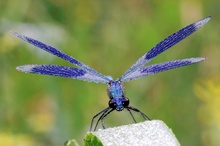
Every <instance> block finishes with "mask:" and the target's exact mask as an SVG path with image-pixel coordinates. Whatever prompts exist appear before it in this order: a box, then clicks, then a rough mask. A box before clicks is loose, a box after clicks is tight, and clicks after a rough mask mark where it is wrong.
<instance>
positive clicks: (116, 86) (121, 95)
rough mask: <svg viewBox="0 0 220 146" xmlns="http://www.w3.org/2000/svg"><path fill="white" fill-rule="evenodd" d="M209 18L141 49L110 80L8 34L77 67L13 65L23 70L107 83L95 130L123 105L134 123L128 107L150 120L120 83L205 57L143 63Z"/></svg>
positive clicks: (47, 47) (32, 41)
mask: <svg viewBox="0 0 220 146" xmlns="http://www.w3.org/2000/svg"><path fill="white" fill-rule="evenodd" d="M210 19H211V16H209V17H206V18H203V19H201V20H199V21H197V22H195V23H192V24H190V25H188V26H186V27H184V28H182V29H180V30H178V31H177V32H175V33H173V34H172V35H170V36H168V37H167V38H165V39H164V40H162V41H161V42H159V43H158V44H157V45H155V46H154V47H153V48H152V49H151V50H149V51H148V52H147V53H145V54H144V55H143V56H142V57H140V58H139V59H138V60H137V61H136V62H135V63H134V64H133V65H132V66H131V67H130V68H129V69H128V70H127V71H126V72H125V73H124V74H123V75H122V76H121V77H120V78H117V79H116V80H114V79H113V78H112V77H111V76H105V75H103V74H101V73H99V72H98V71H96V70H95V69H93V68H91V67H89V66H88V65H86V64H84V63H82V62H80V61H79V60H77V59H75V58H73V57H72V56H69V55H67V54H65V53H63V52H61V51H60V50H58V49H56V48H54V47H52V46H50V45H47V44H44V43H42V42H40V41H38V40H35V39H32V38H30V37H28V36H25V35H22V34H19V33H17V32H12V34H13V35H15V36H17V37H18V38H20V39H22V40H24V41H26V42H28V43H30V44H32V45H34V46H35V47H37V48H40V49H42V50H44V51H47V52H49V53H51V54H53V55H55V56H57V57H60V58H61V59H63V60H66V61H68V62H69V63H71V64H73V65H75V66H76V67H77V68H73V67H68V66H59V65H53V64H41V65H40V64H39V65H38V64H31V65H22V66H17V67H16V69H17V70H18V71H21V72H25V73H34V74H42V75H49V76H60V77H66V78H72V79H77V80H83V81H88V82H95V83H103V84H107V93H108V97H109V102H108V107H107V108H105V109H103V110H102V111H100V112H99V113H97V114H96V115H94V116H93V118H92V120H91V125H90V131H92V130H93V131H96V130H97V127H98V125H99V124H100V122H101V124H102V128H103V129H105V124H104V119H105V118H106V116H107V115H109V114H110V113H111V112H113V111H115V110H116V111H122V110H123V109H127V111H128V112H129V113H130V115H131V117H132V119H133V121H134V122H135V123H136V119H135V118H134V116H133V114H132V112H131V111H133V112H136V113H138V114H140V115H141V116H142V117H143V119H144V120H150V118H149V117H148V116H147V115H145V114H144V113H143V112H141V111H140V110H139V109H137V108H135V107H133V106H131V105H130V102H129V99H128V98H127V97H126V96H125V91H124V86H123V83H124V82H128V81H131V80H136V79H138V78H142V77H145V76H149V75H153V74H156V73H159V72H163V71H167V70H171V69H174V68H179V67H183V66H187V65H190V64H194V63H197V62H200V61H203V60H205V57H194V58H187V59H181V60H172V61H168V62H162V63H158V64H153V65H148V66H146V64H147V63H149V62H150V61H151V60H153V59H154V58H155V57H156V56H157V55H159V54H161V53H162V52H164V51H166V50H167V49H169V48H170V47H172V46H173V45H175V44H177V43H178V42H180V41H182V40H183V39H185V38H186V37H188V36H189V35H191V34H192V33H193V32H195V31H197V30H198V29H200V28H201V27H202V26H204V25H205V24H206V23H207V22H208V21H209V20H210ZM95 119H97V122H96V124H95V125H94V120H95Z"/></svg>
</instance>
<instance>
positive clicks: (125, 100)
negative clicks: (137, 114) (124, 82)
mask: <svg viewBox="0 0 220 146" xmlns="http://www.w3.org/2000/svg"><path fill="white" fill-rule="evenodd" d="M122 104H123V106H124V107H127V106H128V105H129V99H128V98H124V100H123V102H122Z"/></svg>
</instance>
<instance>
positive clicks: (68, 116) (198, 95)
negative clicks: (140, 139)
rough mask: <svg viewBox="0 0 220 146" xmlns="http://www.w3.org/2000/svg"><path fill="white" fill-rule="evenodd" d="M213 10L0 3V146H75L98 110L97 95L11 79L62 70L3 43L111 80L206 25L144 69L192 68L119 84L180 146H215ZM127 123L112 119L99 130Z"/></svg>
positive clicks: (150, 4) (61, 82) (217, 83)
mask: <svg viewBox="0 0 220 146" xmlns="http://www.w3.org/2000/svg"><path fill="white" fill-rule="evenodd" d="M219 14H220V1H218V0H210V1H207V0H202V1H200V0H169V1H159V0H154V1H153V0H152V1H149V0H121V1H118V0H111V1H108V0H97V1H88V0H78V1H76V0H62V1H59V0H37V1H36V0H35V1H34V0H16V1H15V0H0V145H4V146H11V145H13V146H14V145H16V146H20V145H22V146H35V145H38V146H44V145H51V146H52V145H63V144H64V142H65V141H66V140H68V139H72V138H75V139H76V140H77V141H78V142H79V143H80V144H82V143H83V137H84V135H85V134H86V132H87V131H88V130H89V126H90V120H91V118H92V117H93V115H95V114H96V113H97V112H99V111H101V110H102V109H104V108H106V107H107V103H108V100H109V99H108V97H107V93H106V85H103V84H95V83H88V82H83V81H78V80H72V79H67V78H60V77H50V76H43V75H33V74H25V73H21V72H18V71H17V70H16V69H15V67H16V66H19V65H24V64H59V65H65V66H72V65H71V64H69V63H67V62H65V61H63V60H61V59H59V58H57V57H55V56H53V55H50V54H49V53H47V52H45V51H42V50H40V49H37V48H35V47H33V46H31V45H29V44H28V43H26V42H24V41H22V40H20V39H18V38H16V37H15V36H13V35H12V34H11V33H10V31H12V30H13V31H17V32H19V33H22V34H25V35H27V36H30V37H32V38H35V39H37V40H41V41H42V42H44V43H46V44H50V45H52V46H54V47H56V48H59V49H60V50H62V51H63V52H65V53H67V54H69V55H71V56H74V57H75V58H77V59H78V60H80V61H82V62H84V63H85V64H88V65H89V66H90V67H92V68H94V69H96V70H97V71H99V72H101V73H103V74H104V75H111V76H113V78H114V79H115V78H117V77H120V76H121V75H122V74H123V73H124V72H125V71H126V70H127V69H128V68H129V67H130V66H131V65H132V64H133V63H134V62H135V61H136V60H137V59H138V58H139V57H140V56H142V55H143V54H144V53H146V52H147V51H148V50H149V49H151V48H152V47H153V46H154V45H155V44H156V43H158V42H159V41H161V40H162V39H164V38H165V37H167V36H168V35H170V34H172V33H174V32H175V31H177V30H179V29H180V28H182V27H184V26H186V25H188V24H190V23H193V22H195V21H197V20H200V19H202V18H204V17H206V16H210V15H211V16H212V19H211V20H210V22H208V23H207V24H206V25H205V26H204V27H203V28H202V29H200V30H199V31H198V32H196V33H195V34H193V35H192V36H190V37H188V38H187V39H185V40H184V41H182V42H181V43H179V44H177V45H175V46H174V47H172V48H171V49H169V50H168V51H166V52H164V53H162V54H161V55H159V56H158V57H157V58H156V59H155V60H153V61H152V63H158V62H163V61H168V60H174V59H183V58H190V57H197V56H205V57H207V59H206V60H205V61H203V62H201V63H198V64H195V65H191V66H187V67H183V68H179V69H175V70H171V71H167V72H163V73H159V74H156V75H153V76H149V77H145V78H142V79H139V80H136V81H131V82H127V83H125V89H126V95H127V97H129V98H130V101H131V105H133V106H135V107H137V108H139V109H140V110H141V111H143V112H144V113H146V114H147V115H148V116H149V117H151V118H152V119H159V120H163V121H164V122H165V123H166V124H167V125H168V126H169V127H170V128H171V129H172V130H173V132H174V133H175V135H176V137H177V139H178V140H179V142H180V143H181V144H182V145H194V146H200V145H204V146H216V145H220V41H219V40H220V15H219ZM129 123H132V120H131V117H130V115H129V114H128V113H127V112H126V111H124V112H114V113H112V114H111V115H109V116H108V117H107V118H106V125H107V126H108V127H111V126H119V125H123V124H129Z"/></svg>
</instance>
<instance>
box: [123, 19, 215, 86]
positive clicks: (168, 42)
mask: <svg viewBox="0 0 220 146" xmlns="http://www.w3.org/2000/svg"><path fill="white" fill-rule="evenodd" d="M210 18H211V17H206V18H204V19H202V20H200V21H197V22H195V23H193V24H190V25H188V26H186V27H184V28H183V29H181V30H179V31H177V32H176V33H174V34H172V35H170V36H168V37H167V38H166V39H164V40H163V41H161V42H160V43H158V44H157V45H156V46H155V47H153V48H152V49H151V50H150V51H148V52H147V53H146V54H144V55H143V56H142V57H141V58H139V59H138V60H137V61H136V62H135V63H134V64H133V65H132V66H131V68H130V69H128V70H127V71H126V72H125V73H124V75H122V77H121V81H123V82H124V81H125V79H126V78H127V76H129V75H130V74H132V73H133V72H135V71H136V70H137V69H138V68H141V67H143V66H144V65H145V64H147V63H148V62H149V61H151V60H152V59H154V58H155V57H156V56H157V55H159V54H161V53H162V52H164V51H166V50H167V49H169V48H170V47H172V46H173V45H175V44H176V43H178V42H180V41H181V40H183V39H184V38H186V37H187V36H189V35H191V34H192V33H193V32H195V31H196V30H198V29H199V28H201V27H202V26H203V25H205V24H206V23H207V22H208V21H209V19H210Z"/></svg>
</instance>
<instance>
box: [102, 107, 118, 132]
mask: <svg viewBox="0 0 220 146" xmlns="http://www.w3.org/2000/svg"><path fill="white" fill-rule="evenodd" d="M114 110H115V109H111V110H110V111H108V112H106V113H105V114H104V113H103V115H102V116H101V117H100V120H101V122H102V127H103V129H105V124H104V119H105V117H106V116H107V115H108V114H110V113H111V112H112V111H114Z"/></svg>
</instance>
